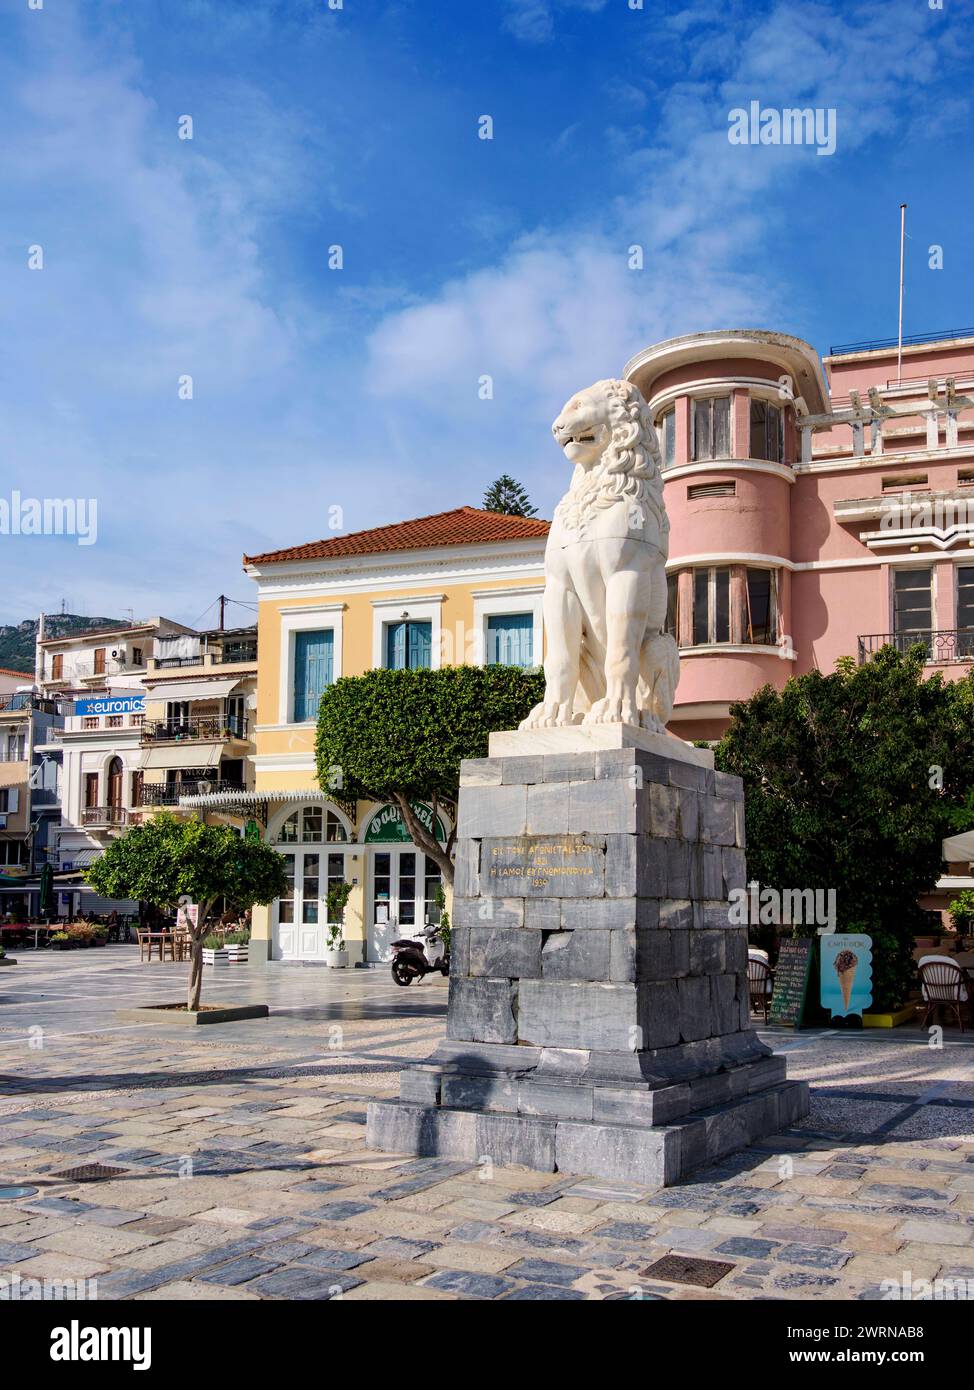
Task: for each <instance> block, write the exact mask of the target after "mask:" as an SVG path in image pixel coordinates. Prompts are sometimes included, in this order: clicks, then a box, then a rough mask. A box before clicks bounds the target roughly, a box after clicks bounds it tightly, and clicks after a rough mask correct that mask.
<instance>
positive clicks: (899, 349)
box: [896, 203, 906, 386]
mask: <svg viewBox="0 0 974 1390" xmlns="http://www.w3.org/2000/svg"><path fill="white" fill-rule="evenodd" d="M905 243H906V203H900V326H899V333H898V335H897V340H896V384H897V386H902V384H903V247H904V245H905Z"/></svg>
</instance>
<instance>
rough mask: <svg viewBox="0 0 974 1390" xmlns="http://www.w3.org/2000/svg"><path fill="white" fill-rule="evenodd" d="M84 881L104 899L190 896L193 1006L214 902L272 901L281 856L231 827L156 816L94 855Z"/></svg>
mask: <svg viewBox="0 0 974 1390" xmlns="http://www.w3.org/2000/svg"><path fill="white" fill-rule="evenodd" d="M87 880H88V882H89V883H90V884H91V886H92V888H94V890H95V892H96V893H99V894H100V895H101V896H102V897H104V898H135V899H138V901H140V902H147V903H152V904H153V906H155V907H158V908H159V909H161V910H162V911H170V912H171V911H174V910H175V909H176V908H177V907H178V906H179V905H181V904H188V903H195V904H196V905H197V908H198V915H197V920H196V923H195V925H194V924H193V923H192V922H189V924H188V925H189V929H190V935H191V942H192V946H191V952H190V969H189V985H188V991H187V1001H186V1007H187V1008H188V1009H196V1008H198V1007H199V1002H200V988H201V986H202V983H203V938H204V937H205V936H206V934H207V928H208V926H209V925H210V922H211V920H212V919H213V917H214V912H215V909H216V907H217V905H218V904H219V903H221V902H222V901H223V900H224V899H226V901H227V902H228V903H229V904H230V906H231V907H234V908H241V909H242V908H248V907H251V906H253V904H255V903H261V904H263V903H270V902H273V901H274V899H275V898H277V897H280V895H281V894H282V893H283V892H284V890H285V886H286V878H285V873H284V861H283V859H282V858H281V856H280V855H279V854H278V853H277V851H276V850H274V849H272V848H271V846H270V845H267V844H264V843H262V842H253V841H250V840H245V839H242V838H241V836H240V835H238V834H237V832H236V831H235V830H233V829H231V827H230V826H226V825H205V824H204V823H203V822H202V821H200V820H190V821H184V820H177V819H176V817H175V816H172V815H160V816H156V817H155V818H154V819H152V820H149V821H145V822H144V823H143V824H142V825H136V826H134V827H133V828H132V829H131V830H129V831H128V832H127V833H126V834H125V835H121V836H119V838H118V839H117V840H113V841H112V843H111V844H110V845H109V846H108V848H107V849H106V850H105V853H104V854H103V855H102V856H101V858H100V859H96V860H95V862H94V863H93V864H92V866H91V868H90V869H89V870H88V873H87Z"/></svg>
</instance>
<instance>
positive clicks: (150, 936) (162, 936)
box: [142, 931, 176, 963]
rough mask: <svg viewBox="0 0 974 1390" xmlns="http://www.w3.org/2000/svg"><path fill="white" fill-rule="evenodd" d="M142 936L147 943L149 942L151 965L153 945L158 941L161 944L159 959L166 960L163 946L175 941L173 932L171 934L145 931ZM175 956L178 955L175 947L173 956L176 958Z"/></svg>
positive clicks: (168, 932) (169, 932)
mask: <svg viewBox="0 0 974 1390" xmlns="http://www.w3.org/2000/svg"><path fill="white" fill-rule="evenodd" d="M142 936H143V938H144V939H145V940H146V941H148V943H149V961H150V963H151V961H152V947H153V944H154V943H155V942H157V941H158V943H159V959H160V961H163V960H165V957H164V955H163V953H162V948H163V946H164V945H165V943H166V942H167V941H172V939H173V934H172V932H171V931H144V932H143V933H142ZM175 954H176V950H175V946H174V947H173V956H174V957H175Z"/></svg>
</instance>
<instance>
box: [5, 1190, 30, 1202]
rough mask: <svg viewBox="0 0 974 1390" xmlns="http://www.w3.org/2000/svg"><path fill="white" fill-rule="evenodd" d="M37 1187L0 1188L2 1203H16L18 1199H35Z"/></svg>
mask: <svg viewBox="0 0 974 1390" xmlns="http://www.w3.org/2000/svg"><path fill="white" fill-rule="evenodd" d="M36 1191H37V1188H36V1187H0V1202H16V1200H17V1198H18V1197H33V1195H34V1193H35V1192H36Z"/></svg>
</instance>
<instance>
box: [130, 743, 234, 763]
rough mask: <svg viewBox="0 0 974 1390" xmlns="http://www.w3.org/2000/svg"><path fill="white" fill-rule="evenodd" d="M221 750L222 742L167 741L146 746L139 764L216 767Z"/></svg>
mask: <svg viewBox="0 0 974 1390" xmlns="http://www.w3.org/2000/svg"><path fill="white" fill-rule="evenodd" d="M222 751H223V744H222V743H208V742H206V741H205V740H204V739H199V740H197V739H191V738H186V739H183V740H181V742H179V743H175V744H174V743H167V744H165V745H164V746H163V747H160V748H147V749H146V750H145V751H144V753H143V754H142V763H141V766H142V768H143V769H145V768H150V767H166V768H169V767H216V766H217V765H218V764H219V761H220V754H221V753H222Z"/></svg>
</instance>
